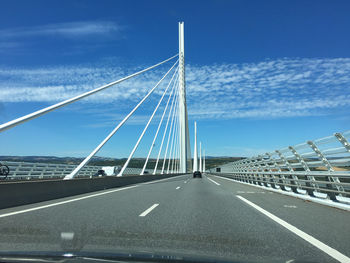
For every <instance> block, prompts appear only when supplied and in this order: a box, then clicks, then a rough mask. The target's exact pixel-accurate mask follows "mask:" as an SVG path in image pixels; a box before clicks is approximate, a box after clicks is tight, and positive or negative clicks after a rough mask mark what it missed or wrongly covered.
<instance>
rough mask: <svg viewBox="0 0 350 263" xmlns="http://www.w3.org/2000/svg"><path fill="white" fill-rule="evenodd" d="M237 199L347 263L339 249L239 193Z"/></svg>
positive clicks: (349, 260) (348, 260) (349, 259)
mask: <svg viewBox="0 0 350 263" xmlns="http://www.w3.org/2000/svg"><path fill="white" fill-rule="evenodd" d="M236 196H237V197H238V198H239V199H241V200H242V201H243V202H245V203H247V204H248V205H250V206H251V207H253V208H255V209H256V210H258V211H259V212H261V213H263V214H264V215H266V216H267V217H269V218H270V219H272V220H273V221H275V222H276V223H278V224H280V225H281V226H283V227H285V228H286V229H288V230H289V231H291V232H293V233H294V234H296V235H297V236H299V237H301V238H302V239H304V240H305V241H307V242H309V243H310V244H311V245H313V246H315V247H317V248H318V249H320V250H322V251H323V252H324V253H326V254H328V255H329V256H331V257H332V258H334V259H336V260H338V261H339V262H342V263H349V262H350V258H349V257H347V256H345V255H344V254H342V253H340V252H339V251H337V250H335V249H334V248H331V247H329V246H328V245H326V244H325V243H323V242H321V241H319V240H317V239H316V238H314V237H312V236H310V235H309V234H306V233H305V232H303V231H301V230H300V229H298V228H296V227H295V226H293V225H291V224H289V223H287V222H286V221H284V220H282V219H280V218H279V217H277V216H275V215H273V214H271V213H270V212H268V211H266V210H265V209H263V208H261V207H260V206H258V205H256V204H254V203H252V202H250V201H249V200H247V199H245V198H244V197H242V196H240V195H236Z"/></svg>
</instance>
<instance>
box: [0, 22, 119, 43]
mask: <svg viewBox="0 0 350 263" xmlns="http://www.w3.org/2000/svg"><path fill="white" fill-rule="evenodd" d="M122 29H123V27H122V26H120V25H117V24H116V23H114V22H110V21H81V22H69V23H56V24H48V25H43V26H34V27H20V28H11V29H3V30H0V39H14V38H24V37H33V36H61V37H68V38H81V37H86V36H91V35H112V34H115V33H119V32H120V31H121V30H122Z"/></svg>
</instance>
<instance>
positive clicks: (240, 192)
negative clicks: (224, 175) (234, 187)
mask: <svg viewBox="0 0 350 263" xmlns="http://www.w3.org/2000/svg"><path fill="white" fill-rule="evenodd" d="M237 193H238V194H244V193H245V192H244V191H237Z"/></svg>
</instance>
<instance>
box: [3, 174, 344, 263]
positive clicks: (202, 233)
mask: <svg viewBox="0 0 350 263" xmlns="http://www.w3.org/2000/svg"><path fill="white" fill-rule="evenodd" d="M349 222H350V213H349V212H347V211H343V210H339V209H336V208H331V207H327V206H323V205H321V204H316V203H312V202H308V201H304V200H301V199H297V198H294V197H289V196H285V195H281V194H278V193H273V192H270V191H264V190H262V189H260V188H256V187H254V186H249V185H244V184H240V183H237V182H234V181H232V180H229V179H226V178H222V177H218V176H214V175H208V176H204V177H203V178H202V179H199V178H195V179H194V178H191V176H190V175H183V176H177V177H173V178H168V179H163V180H159V181H155V182H149V183H142V184H137V185H132V186H128V187H122V188H115V189H109V190H104V191H99V192H94V193H88V194H84V195H79V196H73V197H69V198H62V199H58V200H52V201H47V202H41V203H36V204H31V205H25V206H20V207H15V208H9V209H3V210H0V251H62V250H72V251H74V250H80V249H81V250H82V251H98V252H100V251H110V252H113V251H120V252H130V253H132V252H144V253H155V254H162V255H184V256H186V255H189V256H196V257H200V258H205V257H210V258H217V259H225V260H227V259H228V260H231V261H232V260H236V261H242V262H245V261H251V262H273V261H276V262H298V261H299V262H349V261H350V259H349V257H350V226H349Z"/></svg>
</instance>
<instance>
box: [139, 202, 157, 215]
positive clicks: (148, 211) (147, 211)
mask: <svg viewBox="0 0 350 263" xmlns="http://www.w3.org/2000/svg"><path fill="white" fill-rule="evenodd" d="M157 206H159V204H154V205H152V206H151V207H150V208H148V209H146V210H145V211H144V212H142V213H141V214H140V215H139V216H141V217H144V216H146V215H148V214H149V213H150V212H151V211H152V210H153V209H154V208H156V207H157Z"/></svg>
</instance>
